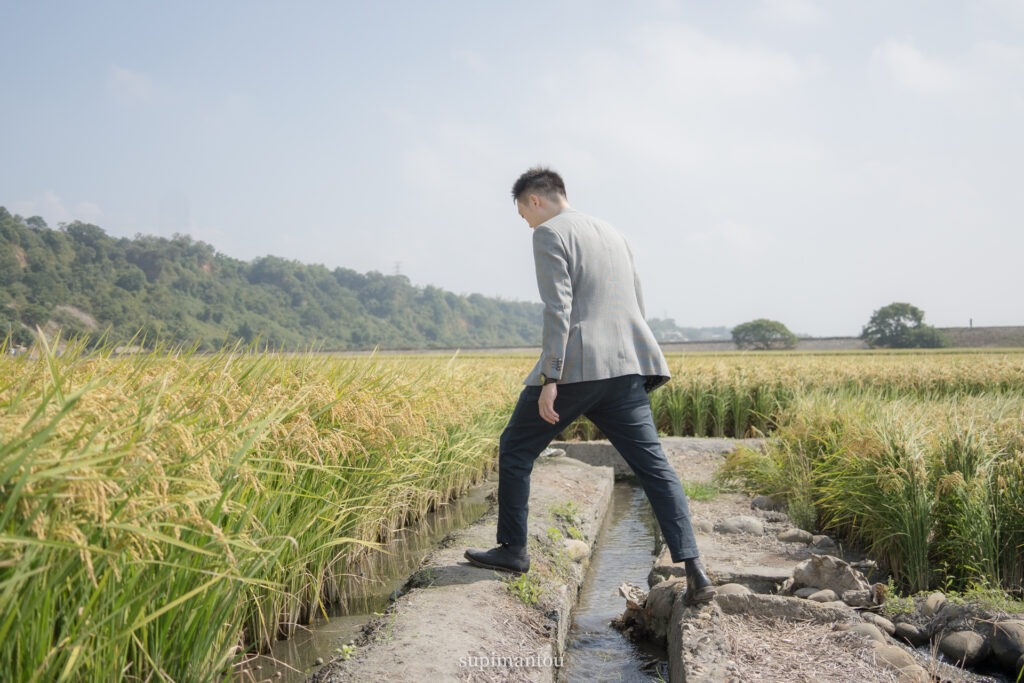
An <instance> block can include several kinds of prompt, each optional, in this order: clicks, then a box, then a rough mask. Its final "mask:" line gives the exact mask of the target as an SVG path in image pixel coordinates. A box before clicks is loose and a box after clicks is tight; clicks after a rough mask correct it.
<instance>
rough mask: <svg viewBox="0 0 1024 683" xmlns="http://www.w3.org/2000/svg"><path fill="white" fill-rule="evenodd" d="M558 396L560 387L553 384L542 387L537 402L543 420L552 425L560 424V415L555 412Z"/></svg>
mask: <svg viewBox="0 0 1024 683" xmlns="http://www.w3.org/2000/svg"><path fill="white" fill-rule="evenodd" d="M556 396H558V385H557V384H555V383H554V382H552V383H551V384H545V385H544V386H543V387H541V390H540V399H538V401H537V408H538V409H539V410H540V417H541V419H542V420H544V421H545V422H550V423H551V424H555V423H556V422H558V413H556V412H555V397H556Z"/></svg>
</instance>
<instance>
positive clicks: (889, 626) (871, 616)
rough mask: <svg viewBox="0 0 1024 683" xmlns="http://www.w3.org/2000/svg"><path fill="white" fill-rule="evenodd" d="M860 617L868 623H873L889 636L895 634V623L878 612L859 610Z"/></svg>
mask: <svg viewBox="0 0 1024 683" xmlns="http://www.w3.org/2000/svg"><path fill="white" fill-rule="evenodd" d="M860 618H861V619H863V620H864V621H866V622H868V623H869V624H874V625H875V626H877V627H878V628H880V629H882V630H883V631H885V632H886V633H888V634H889V635H890V636H891V635H895V633H896V625H895V624H893V623H892V622H891V621H889V620H888V619H886V618H885V617H883V616H882V615H880V614H875V613H874V612H861V615H860Z"/></svg>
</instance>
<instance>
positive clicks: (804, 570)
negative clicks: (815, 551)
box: [793, 555, 871, 596]
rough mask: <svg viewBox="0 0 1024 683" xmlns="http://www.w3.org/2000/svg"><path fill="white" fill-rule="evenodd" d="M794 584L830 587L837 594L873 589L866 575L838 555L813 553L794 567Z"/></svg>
mask: <svg viewBox="0 0 1024 683" xmlns="http://www.w3.org/2000/svg"><path fill="white" fill-rule="evenodd" d="M793 585H794V586H795V587H797V588H801V587H803V586H817V587H818V588H821V589H825V588H830V589H832V590H834V591H835V592H836V595H837V596H838V595H842V594H843V593H845V592H846V591H850V590H858V591H859V590H871V584H869V583H868V582H867V579H865V578H864V575H863V574H861V573H860V572H859V571H857V570H856V569H854V568H853V567H851V566H850V565H849V564H847V563H846V562H844V561H842V560H840V559H839V558H838V557H832V556H831V555H812V556H811V557H810V558H809V559H807V560H804V561H803V562H801V563H800V564H798V565H797V566H796V567H794V568H793Z"/></svg>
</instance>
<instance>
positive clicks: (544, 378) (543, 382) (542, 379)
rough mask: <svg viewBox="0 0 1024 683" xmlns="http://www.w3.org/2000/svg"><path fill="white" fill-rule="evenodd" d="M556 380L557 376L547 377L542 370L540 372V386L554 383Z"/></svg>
mask: <svg viewBox="0 0 1024 683" xmlns="http://www.w3.org/2000/svg"><path fill="white" fill-rule="evenodd" d="M557 381H558V378H557V377H548V376H547V375H545V374H544V373H543V372H542V373H540V383H541V386H547V385H548V384H554V383H555V382H557Z"/></svg>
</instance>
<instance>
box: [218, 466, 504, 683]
mask: <svg viewBox="0 0 1024 683" xmlns="http://www.w3.org/2000/svg"><path fill="white" fill-rule="evenodd" d="M496 487H497V475H496V474H494V475H492V477H491V479H489V480H488V481H487V482H485V483H483V484H481V485H479V486H476V487H474V488H472V489H470V490H469V491H468V492H466V494H465V495H463V496H461V497H459V498H457V499H456V500H454V501H452V502H450V503H448V504H447V505H445V506H444V507H442V508H440V509H438V510H436V511H434V512H431V513H430V514H428V515H427V516H426V517H425V518H424V519H423V520H422V521H420V523H419V524H417V525H416V526H415V527H410V528H406V529H402V530H401V531H400V532H399V533H398V534H397V535H396V537H395V539H394V540H393V541H392V542H391V543H390V544H389V545H388V546H387V547H385V548H384V549H383V550H384V552H381V553H377V554H375V555H374V556H373V557H372V559H371V560H370V561H369V562H367V563H366V564H365V566H363V567H361V568H360V569H359V576H358V577H356V578H354V579H353V581H352V583H351V585H350V586H349V588H348V590H347V593H348V595H349V598H348V600H346V602H345V603H344V604H341V605H335V606H333V607H332V608H331V610H330V611H329V612H328V614H327V617H326V618H323V617H321V618H319V619H317V620H315V621H314V623H313V624H311V625H310V626H308V627H305V628H303V629H300V630H299V632H298V633H296V635H295V636H294V637H292V638H289V639H288V640H280V641H278V642H277V643H275V644H274V647H273V650H272V651H271V652H270V653H269V654H267V655H262V656H259V657H256V658H254V659H253V660H252V661H250V662H249V663H248V664H247V665H246V666H245V667H243V668H242V669H241V670H240V671H239V674H238V675H237V676H236V680H237V681H238V682H239V683H253V682H262V681H273V682H274V683H303V681H305V680H306V679H307V677H308V675H309V673H310V671H311V670H312V669H313V668H314V667H315V666H316V665H317V664H318V662H317V660H318V659H320V660H321V662H320V663H322V661H326V660H329V659H331V658H332V657H335V656H337V655H338V654H339V653H340V652H341V651H343V649H344V648H345V647H346V646H347V645H348V644H349V643H350V642H351V641H352V640H353V639H355V638H356V636H357V635H358V634H359V632H360V630H361V629H362V627H363V625H365V624H366V623H367V622H369V621H370V620H371V619H373V617H374V615H375V614H378V613H380V612H383V611H384V609H385V608H386V607H387V605H388V602H389V601H390V600H392V599H394V596H395V595H396V594H397V592H398V591H400V590H401V588H402V586H403V585H404V584H405V582H406V580H407V579H408V578H409V576H410V575H411V574H412V573H413V572H415V571H416V569H417V568H418V567H419V564H420V562H421V561H422V560H423V558H424V557H425V556H426V555H427V554H428V553H429V552H430V551H432V550H433V549H434V548H436V547H437V545H438V544H439V543H440V542H441V539H443V538H444V537H445V536H447V535H448V534H449V533H451V532H452V531H455V530H458V529H462V528H464V527H466V526H469V525H470V524H472V523H473V522H475V521H477V520H478V519H480V517H482V516H483V515H484V513H486V512H487V509H488V507H490V503H489V502H488V500H487V496H488V495H489V494H490V493H491V492H492V491H494V490H495V489H496Z"/></svg>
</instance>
